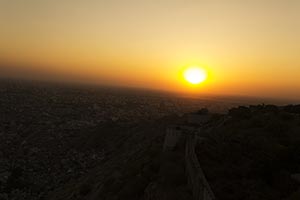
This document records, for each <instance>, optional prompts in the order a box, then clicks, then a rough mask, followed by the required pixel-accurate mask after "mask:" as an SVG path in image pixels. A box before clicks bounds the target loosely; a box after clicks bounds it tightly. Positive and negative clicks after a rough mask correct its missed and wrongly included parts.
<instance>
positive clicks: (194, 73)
mask: <svg viewBox="0 0 300 200" xmlns="http://www.w3.org/2000/svg"><path fill="white" fill-rule="evenodd" d="M183 77H184V79H185V80H186V81H187V82H189V83H191V84H194V85H197V84H200V83H202V82H204V81H205V80H206V79H207V72H206V71H205V70H204V69H202V68H200V67H189V68H187V69H186V70H185V71H184V72H183Z"/></svg>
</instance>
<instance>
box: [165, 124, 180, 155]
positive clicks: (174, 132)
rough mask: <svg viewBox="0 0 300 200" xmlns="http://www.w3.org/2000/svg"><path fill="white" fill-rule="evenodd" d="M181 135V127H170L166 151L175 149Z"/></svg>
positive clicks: (166, 140)
mask: <svg viewBox="0 0 300 200" xmlns="http://www.w3.org/2000/svg"><path fill="white" fill-rule="evenodd" d="M180 137H181V129H180V128H179V127H169V128H168V129H167V134H166V136H165V143H164V151H167V150H173V149H174V147H175V146H176V144H177V142H178V141H179V139H180Z"/></svg>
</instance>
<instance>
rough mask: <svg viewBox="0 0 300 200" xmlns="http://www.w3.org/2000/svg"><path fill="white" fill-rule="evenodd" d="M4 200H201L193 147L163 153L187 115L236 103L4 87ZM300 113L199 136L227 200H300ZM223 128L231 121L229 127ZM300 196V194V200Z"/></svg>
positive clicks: (214, 124)
mask: <svg viewBox="0 0 300 200" xmlns="http://www.w3.org/2000/svg"><path fill="white" fill-rule="evenodd" d="M0 93H1V95H0V200H8V199H9V200H44V199H45V200H84V199H86V200H96V199H97V200H98V199H101V200H118V199H122V200H123V199H130V200H135V199H144V200H146V199H149V200H150V199H166V200H167V199H172V200H176V199H178V200H184V199H186V200H188V199H192V197H191V196H192V193H191V191H190V188H189V187H188V184H187V180H186V175H185V174H186V172H185V164H184V148H185V147H184V145H185V143H184V142H185V141H184V140H182V141H179V144H178V145H177V147H176V148H175V149H174V150H173V151H170V152H168V153H162V152H163V151H162V150H163V144H164V139H165V134H166V129H167V127H169V126H171V125H174V124H180V125H184V126H190V124H189V123H188V121H187V120H186V115H185V113H190V112H194V111H196V110H199V109H200V108H202V107H207V108H209V109H210V110H213V111H214V112H224V111H225V110H227V109H228V108H229V107H232V106H234V105H237V102H236V101H232V102H231V101H229V100H226V101H224V102H223V101H220V100H216V99H191V98H180V97H177V96H174V95H170V94H162V93H157V92H150V91H141V90H129V89H116V88H95V87H79V86H72V87H71V86H63V87H62V86H61V85H53V84H41V83H39V84H36V83H30V82H8V81H5V82H4V81H3V82H1V85H0ZM299 113H300V111H299V107H296V106H287V107H276V106H265V105H260V106H252V107H250V108H249V107H240V108H236V109H231V110H230V112H229V114H223V115H216V116H215V117H213V118H211V120H210V121H209V122H208V123H207V124H205V125H201V126H200V125H199V124H198V125H197V124H193V125H191V126H193V128H194V129H199V130H201V131H200V133H201V134H200V135H199V137H200V138H201V139H199V142H198V143H197V148H196V150H197V151H196V153H197V155H198V159H199V162H200V164H201V166H202V168H203V170H204V172H205V175H206V176H207V179H208V182H209V184H210V185H211V188H212V190H213V192H214V193H215V195H216V196H217V198H218V199H226V200H227V199H249V200H250V199H292V198H294V199H299V196H297V195H298V194H297V191H298V188H299V184H298V182H297V179H300V178H299V175H298V174H297V173H300V164H299V163H300V160H299V155H300V149H299V147H300V135H299V131H300V118H299ZM220 121H224V123H222V124H221V125H220V124H218V123H219V122H220ZM298 193H299V192H298Z"/></svg>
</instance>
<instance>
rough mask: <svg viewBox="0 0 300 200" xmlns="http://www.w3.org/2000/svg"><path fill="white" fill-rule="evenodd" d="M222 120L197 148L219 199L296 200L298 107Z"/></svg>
mask: <svg viewBox="0 0 300 200" xmlns="http://www.w3.org/2000/svg"><path fill="white" fill-rule="evenodd" d="M223 117H224V118H225V119H226V121H225V122H224V124H222V125H220V126H214V125H213V126H209V125H208V127H207V128H205V129H204V130H202V133H203V134H202V137H203V139H202V140H201V141H202V142H201V144H198V146H197V154H198V159H199V161H200V162H201V165H202V167H203V170H204V171H205V174H206V176H207V179H208V181H209V183H210V185H211V186H212V189H213V191H214V192H215V194H216V196H217V198H218V199H224V200H229V199H244V200H252V199H264V200H267V199H270V200H271V199H272V200H276V199H278V200H279V199H299V198H300V196H299V194H300V192H299V191H300V182H299V181H300V179H299V173H300V156H299V155H300V148H299V147H300V106H292V105H290V106H284V107H277V106H274V105H257V106H250V107H243V106H241V107H237V108H233V109H231V110H230V111H229V113H228V115H224V116H223Z"/></svg>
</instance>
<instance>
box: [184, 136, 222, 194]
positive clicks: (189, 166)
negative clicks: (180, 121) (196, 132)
mask: <svg viewBox="0 0 300 200" xmlns="http://www.w3.org/2000/svg"><path fill="white" fill-rule="evenodd" d="M195 146H196V139H195V137H193V136H187V137H186V149H185V151H186V152H185V159H186V160H185V162H186V173H187V178H188V183H189V185H190V187H191V189H192V193H193V197H194V200H215V199H216V198H215V195H214V194H213V192H212V190H211V188H210V186H209V184H208V182H207V180H206V178H205V175H204V173H203V170H202V169H201V167H200V164H199V161H198V158H197V155H196V153H195Z"/></svg>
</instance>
